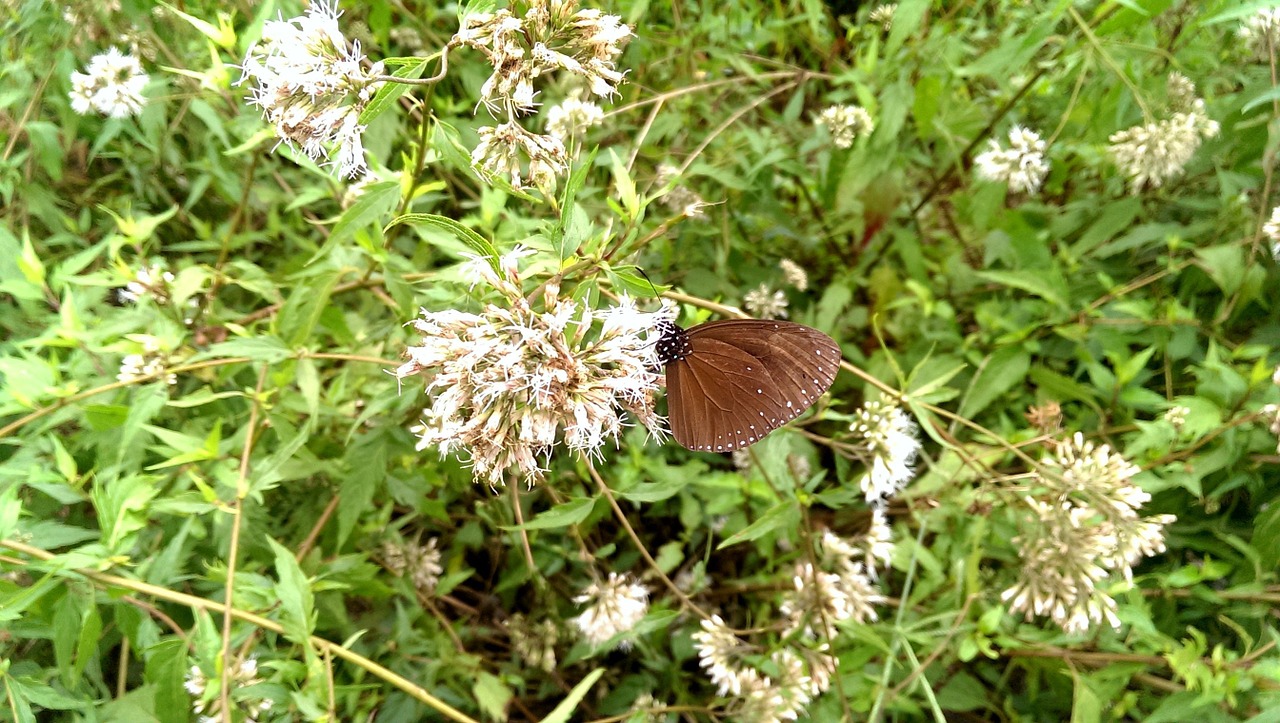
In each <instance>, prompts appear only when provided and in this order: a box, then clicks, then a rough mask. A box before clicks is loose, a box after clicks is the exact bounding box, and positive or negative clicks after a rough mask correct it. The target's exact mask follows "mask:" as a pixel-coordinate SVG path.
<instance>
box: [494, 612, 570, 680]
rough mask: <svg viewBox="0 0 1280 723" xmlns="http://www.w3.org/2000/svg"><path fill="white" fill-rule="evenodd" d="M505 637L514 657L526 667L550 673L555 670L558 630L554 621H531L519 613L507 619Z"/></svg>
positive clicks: (558, 638)
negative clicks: (508, 641)
mask: <svg viewBox="0 0 1280 723" xmlns="http://www.w3.org/2000/svg"><path fill="white" fill-rule="evenodd" d="M506 627H507V635H508V636H509V637H510V638H511V648H512V650H514V651H515V653H516V656H517V657H519V659H520V660H521V661H522V662H523V663H524V664H525V665H526V666H528V667H530V668H537V669H538V670H542V671H544V672H547V673H550V672H552V671H554V670H555V669H556V643H557V642H558V641H559V640H560V628H559V626H557V625H556V622H555V621H554V620H551V619H549V618H544V619H542V620H540V621H536V622H535V621H533V620H530V619H528V618H526V617H525V616H524V615H522V614H520V613H516V614H515V615H512V616H511V617H509V618H507V621H506Z"/></svg>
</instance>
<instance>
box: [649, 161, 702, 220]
mask: <svg viewBox="0 0 1280 723" xmlns="http://www.w3.org/2000/svg"><path fill="white" fill-rule="evenodd" d="M679 180H680V169H679V168H676V167H675V166H672V165H669V164H666V163H664V164H662V165H660V166H658V173H657V175H656V176H654V179H653V184H654V185H655V186H657V187H658V188H665V187H667V186H671V188H670V189H669V190H667V192H666V193H664V194H663V195H662V205H664V206H666V207H667V208H669V209H671V210H672V211H674V212H676V213H678V214H680V215H682V216H684V217H685V218H702V217H703V216H705V215H706V214H705V213H704V212H703V210H702V209H703V208H705V207H706V206H707V205H708V204H707V202H706V201H704V200H703V199H702V196H700V195H698V192H697V191H694V190H693V189H691V188H689V187H688V186H682V185H679V184H678V181H679Z"/></svg>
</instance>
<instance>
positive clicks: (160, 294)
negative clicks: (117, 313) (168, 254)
mask: <svg viewBox="0 0 1280 723" xmlns="http://www.w3.org/2000/svg"><path fill="white" fill-rule="evenodd" d="M173 282H174V276H173V274H172V273H171V272H169V271H166V270H165V269H164V267H162V266H160V265H158V264H151V265H150V266H144V267H142V268H140V269H138V270H137V271H136V272H135V273H134V275H133V279H132V280H130V281H129V282H128V283H126V284H125V285H124V288H122V289H119V290H117V291H116V298H118V299H119V300H120V301H122V302H128V303H133V304H136V303H138V302H139V301H140V300H142V299H152V300H153V301H155V302H156V303H157V304H160V305H161V306H163V305H165V304H168V303H169V300H170V298H171V297H172V294H173Z"/></svg>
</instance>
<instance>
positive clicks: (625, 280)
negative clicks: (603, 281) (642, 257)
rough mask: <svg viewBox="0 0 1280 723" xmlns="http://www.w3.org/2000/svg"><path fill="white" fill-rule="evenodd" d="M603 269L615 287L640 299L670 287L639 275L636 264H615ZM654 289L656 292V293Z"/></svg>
mask: <svg viewBox="0 0 1280 723" xmlns="http://www.w3.org/2000/svg"><path fill="white" fill-rule="evenodd" d="M605 271H606V272H607V273H608V276H609V280H610V281H611V282H612V284H613V287H614V288H615V289H619V290H621V291H625V292H627V293H628V294H631V295H632V296H635V297H638V298H641V299H649V298H655V296H661V295H662V294H663V292H665V291H667V290H668V289H670V288H671V287H670V286H663V285H660V284H655V283H653V282H652V281H650V280H649V279H647V278H645V277H644V276H641V275H640V272H639V267H638V266H617V267H611V268H606V269H605ZM655 291H656V292H657V294H656V295H655V293H654V292H655Z"/></svg>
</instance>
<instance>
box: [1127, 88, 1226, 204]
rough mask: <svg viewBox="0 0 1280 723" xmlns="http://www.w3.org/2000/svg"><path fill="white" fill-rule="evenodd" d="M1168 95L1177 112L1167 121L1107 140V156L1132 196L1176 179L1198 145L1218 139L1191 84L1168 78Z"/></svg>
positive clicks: (1214, 128)
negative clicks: (1213, 138)
mask: <svg viewBox="0 0 1280 723" xmlns="http://www.w3.org/2000/svg"><path fill="white" fill-rule="evenodd" d="M1169 91H1170V92H1169V96H1170V101H1171V102H1172V103H1174V104H1175V105H1174V107H1175V108H1176V109H1177V111H1176V112H1175V113H1174V114H1173V115H1172V116H1171V117H1170V118H1168V119H1167V120H1162V121H1159V122H1156V123H1146V124H1144V125H1139V126H1134V127H1132V128H1129V129H1126V130H1123V131H1119V132H1117V133H1113V134H1111V138H1110V139H1108V140H1109V141H1110V143H1111V145H1110V146H1109V147H1108V149H1107V150H1108V153H1109V154H1110V155H1111V159H1112V160H1113V161H1115V164H1116V166H1118V167H1119V168H1120V171H1121V172H1122V173H1124V175H1125V176H1127V177H1128V179H1129V189H1130V190H1131V191H1132V192H1133V193H1138V192H1139V191H1142V190H1143V189H1144V188H1158V187H1160V186H1161V185H1163V184H1164V183H1165V182H1166V181H1169V180H1171V179H1174V178H1177V177H1178V176H1179V175H1181V174H1182V171H1183V167H1184V166H1186V165H1187V161H1190V160H1191V156H1193V155H1195V152H1196V150H1197V149H1199V148H1200V141H1201V140H1202V139H1203V138H1212V137H1214V136H1216V135H1218V122H1217V121H1215V120H1211V119H1210V118H1209V115H1208V113H1207V112H1206V111H1205V104H1204V101H1203V100H1201V99H1199V98H1196V97H1195V86H1194V85H1192V84H1191V81H1189V80H1187V79H1186V78H1185V77H1183V76H1180V75H1176V76H1170V79H1169Z"/></svg>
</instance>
